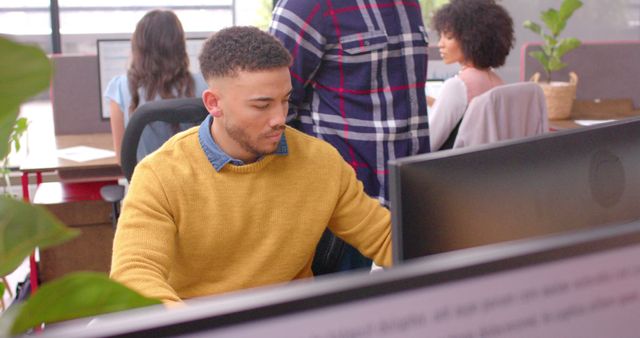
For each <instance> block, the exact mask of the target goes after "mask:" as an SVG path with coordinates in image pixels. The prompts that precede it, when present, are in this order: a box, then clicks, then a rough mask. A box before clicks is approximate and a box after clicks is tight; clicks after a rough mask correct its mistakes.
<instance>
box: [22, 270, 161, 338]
mask: <svg viewBox="0 0 640 338" xmlns="http://www.w3.org/2000/svg"><path fill="white" fill-rule="evenodd" d="M156 304H161V302H160V301H159V300H156V299H150V298H146V297H144V296H141V295H140V294H138V293H137V292H135V291H133V290H131V289H129V288H127V287H125V286H124V285H122V284H120V283H118V282H115V281H113V280H111V279H109V278H108V277H107V276H106V275H104V274H100V273H94V272H78V273H73V274H68V275H66V276H64V277H62V278H59V279H57V280H55V281H53V282H50V283H46V284H44V285H43V286H42V287H41V288H40V289H39V290H38V292H36V293H35V294H34V295H33V296H32V297H31V298H30V299H29V300H27V301H26V302H25V304H24V306H23V307H22V309H20V313H19V315H18V317H17V318H16V319H15V321H14V323H13V326H12V328H11V333H12V334H18V333H21V332H24V331H26V330H28V329H29V328H31V327H34V326H36V325H39V324H40V323H54V322H59V321H63V320H69V319H74V318H81V317H89V316H95V315H99V314H104V313H109V312H115V311H122V310H126V309H132V308H138V307H143V306H150V305H156Z"/></svg>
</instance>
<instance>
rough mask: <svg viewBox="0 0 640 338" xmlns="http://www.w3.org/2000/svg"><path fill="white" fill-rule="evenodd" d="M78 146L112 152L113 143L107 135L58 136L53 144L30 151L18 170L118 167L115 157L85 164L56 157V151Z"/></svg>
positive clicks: (39, 146)
mask: <svg viewBox="0 0 640 338" xmlns="http://www.w3.org/2000/svg"><path fill="white" fill-rule="evenodd" d="M80 145H83V146H88V147H94V148H100V149H106V150H113V141H112V140H111V134H109V133H101V134H78V135H59V136H56V137H55V142H54V143H48V144H39V145H38V147H37V148H35V149H31V151H30V153H29V154H28V155H27V158H26V159H25V160H24V162H23V163H22V164H21V165H20V170H21V171H22V172H35V171H54V170H91V169H111V168H115V167H118V161H117V160H116V157H115V156H112V157H108V158H103V159H98V160H93V161H86V162H75V161H71V160H66V159H62V158H59V157H58V156H57V150H58V149H63V148H68V147H73V146H80Z"/></svg>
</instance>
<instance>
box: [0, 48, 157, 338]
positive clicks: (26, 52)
mask: <svg viewBox="0 0 640 338" xmlns="http://www.w3.org/2000/svg"><path fill="white" fill-rule="evenodd" d="M51 71H52V70H51V65H50V63H49V60H48V58H47V56H46V55H45V54H44V53H43V52H42V51H41V50H40V49H39V48H37V47H33V46H26V45H22V44H19V43H15V42H13V41H11V40H8V39H6V38H3V37H0V79H2V81H0V160H3V161H4V159H6V157H7V155H8V153H9V150H10V146H9V145H10V144H11V143H10V139H11V138H12V137H14V135H15V131H16V129H17V127H18V129H20V127H21V126H20V125H19V124H22V123H24V121H23V122H19V121H20V120H18V111H19V107H20V104H21V103H22V102H23V101H25V100H26V99H28V98H29V97H31V96H33V95H35V94H37V93H39V92H40V91H42V90H44V89H46V88H47V87H48V86H49V79H50V77H51ZM77 235H78V232H77V231H76V230H72V229H70V228H67V227H66V226H64V225H63V224H62V223H60V222H59V221H58V220H57V219H56V218H55V217H54V216H52V215H51V214H50V213H49V212H48V211H46V210H45V209H44V208H41V207H38V206H35V205H31V204H27V203H24V202H21V201H18V200H16V199H14V198H12V197H11V196H8V195H2V196H0V277H2V276H6V275H7V274H9V273H11V272H12V271H14V270H15V269H16V268H17V267H18V266H19V265H20V264H21V263H22V262H23V261H24V259H25V258H26V257H28V256H29V254H30V253H31V252H33V250H34V249H35V248H41V249H44V248H47V247H50V246H53V245H57V244H60V243H63V242H65V241H67V240H69V239H71V238H73V237H75V236H77ZM0 291H2V293H4V291H5V290H4V287H0ZM159 303H160V302H159V301H158V300H154V299H148V298H145V297H143V296H141V295H139V294H138V293H136V292H134V291H132V290H130V289H128V288H126V287H125V286H123V285H121V284H119V283H117V282H115V281H112V280H110V279H109V278H108V277H107V276H106V275H104V274H99V273H90V272H80V273H73V274H68V275H66V276H64V277H62V278H60V279H58V280H55V281H52V282H50V283H47V284H46V285H43V286H42V287H41V288H40V289H38V291H37V292H36V293H35V294H34V295H32V296H31V297H30V298H29V299H28V300H27V301H25V302H23V303H20V304H16V305H15V306H12V307H11V308H10V309H9V310H7V311H5V312H3V313H2V316H1V317H0V337H5V336H9V335H14V334H19V333H22V332H25V331H27V330H28V329H29V328H32V327H35V326H38V325H40V323H54V322H57V321H62V320H68V319H73V318H80V317H87V316H93V315H97V314H102V313H107V312H113V311H119V310H125V309H130V308H134V307H141V306H147V305H152V304H159Z"/></svg>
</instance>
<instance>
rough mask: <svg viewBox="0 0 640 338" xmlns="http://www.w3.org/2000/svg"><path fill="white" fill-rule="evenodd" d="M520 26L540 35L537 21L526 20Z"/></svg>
mask: <svg viewBox="0 0 640 338" xmlns="http://www.w3.org/2000/svg"><path fill="white" fill-rule="evenodd" d="M522 26H524V28H526V29H528V30H530V31H532V32H534V33H536V34H538V35H542V28H541V27H540V25H538V24H537V23H535V22H533V21H531V20H526V21H525V22H524V23H523V24H522Z"/></svg>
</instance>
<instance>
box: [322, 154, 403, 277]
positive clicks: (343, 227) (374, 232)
mask: <svg viewBox="0 0 640 338" xmlns="http://www.w3.org/2000/svg"><path fill="white" fill-rule="evenodd" d="M340 162H341V163H340V166H341V174H340V178H339V181H340V184H341V195H340V198H339V200H338V202H337V203H336V207H335V210H334V213H333V216H332V217H331V220H330V221H329V229H331V231H332V232H333V233H334V234H335V235H336V236H338V237H340V238H342V239H343V240H345V241H346V242H347V243H349V244H351V245H353V246H354V247H355V248H356V249H358V250H359V251H360V252H361V253H362V254H363V255H365V256H367V257H369V258H371V259H373V261H374V262H375V263H376V264H377V265H379V266H384V267H388V266H391V258H392V257H391V256H392V255H391V213H390V212H389V210H388V209H386V208H385V207H383V206H382V205H380V203H379V202H378V201H377V200H375V199H373V198H371V197H369V196H368V195H367V194H366V193H365V192H364V189H363V187H362V183H361V182H360V181H358V179H357V178H356V175H355V172H354V170H353V168H352V167H351V166H349V165H348V164H347V163H346V162H344V161H340Z"/></svg>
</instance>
